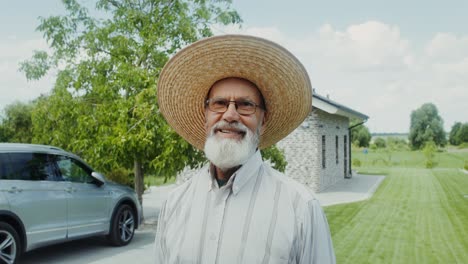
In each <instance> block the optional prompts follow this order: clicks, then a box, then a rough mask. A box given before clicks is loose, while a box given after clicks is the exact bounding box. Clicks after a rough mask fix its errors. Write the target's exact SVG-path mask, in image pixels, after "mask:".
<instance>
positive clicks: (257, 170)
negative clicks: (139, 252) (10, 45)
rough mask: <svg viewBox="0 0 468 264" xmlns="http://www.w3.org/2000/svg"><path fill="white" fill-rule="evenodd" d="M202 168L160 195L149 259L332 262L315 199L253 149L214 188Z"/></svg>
mask: <svg viewBox="0 0 468 264" xmlns="http://www.w3.org/2000/svg"><path fill="white" fill-rule="evenodd" d="M209 170H210V166H209V165H206V166H205V167H203V168H202V169H201V170H200V172H199V173H198V174H197V175H196V176H194V177H192V178H191V179H190V180H189V181H187V182H185V183H184V184H182V185H181V186H179V187H177V188H176V189H175V190H174V191H173V192H172V193H171V194H170V195H169V197H168V199H167V200H166V202H165V203H164V205H163V208H162V209H161V212H160V216H159V221H158V228H157V231H156V240H155V252H156V263H158V264H162V263H164V264H173V263H197V264H205V263H207V264H211V263H213V264H214V263H220V264H229V263H248V264H252V263H254V264H255V263H304V264H305V263H321V264H322V263H323V264H325V263H335V254H334V251H333V244H332V241H331V236H330V231H329V228H328V223H327V219H326V217H325V214H324V213H323V211H322V208H321V207H320V205H319V202H318V201H317V199H316V198H314V196H313V194H312V193H311V192H310V191H309V190H308V189H306V188H305V187H304V186H303V185H301V184H299V183H297V182H296V181H294V180H292V179H290V178H288V177H285V176H284V175H283V174H281V173H279V172H277V171H276V170H274V169H272V168H271V167H270V166H269V165H267V164H266V163H264V162H263V161H262V158H261V155H260V152H259V151H257V153H255V154H254V155H253V156H252V157H251V158H250V159H249V160H248V161H247V162H246V164H244V165H243V166H242V167H241V168H239V169H238V170H237V171H236V172H235V173H234V174H233V175H232V176H231V178H230V179H229V181H228V182H227V184H226V185H224V186H222V187H221V188H219V187H218V184H217V182H216V180H214V178H213V177H212V176H211V173H210V171H209Z"/></svg>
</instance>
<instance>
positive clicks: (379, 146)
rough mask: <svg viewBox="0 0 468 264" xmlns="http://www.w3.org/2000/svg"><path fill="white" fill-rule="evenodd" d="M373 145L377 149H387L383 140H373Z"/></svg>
mask: <svg viewBox="0 0 468 264" xmlns="http://www.w3.org/2000/svg"><path fill="white" fill-rule="evenodd" d="M374 144H375V145H376V146H377V148H385V147H387V143H386V142H385V139H383V138H376V139H375V140H374Z"/></svg>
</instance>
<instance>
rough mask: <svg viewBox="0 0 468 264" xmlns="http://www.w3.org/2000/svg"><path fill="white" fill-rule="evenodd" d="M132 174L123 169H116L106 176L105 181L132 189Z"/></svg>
mask: <svg viewBox="0 0 468 264" xmlns="http://www.w3.org/2000/svg"><path fill="white" fill-rule="evenodd" d="M133 176H134V175H133V174H132V172H131V171H129V170H127V169H125V168H116V169H113V170H111V171H110V172H108V173H107V174H106V179H107V180H110V181H113V182H116V183H120V184H123V185H127V186H128V187H130V188H134V184H135V183H134V180H133Z"/></svg>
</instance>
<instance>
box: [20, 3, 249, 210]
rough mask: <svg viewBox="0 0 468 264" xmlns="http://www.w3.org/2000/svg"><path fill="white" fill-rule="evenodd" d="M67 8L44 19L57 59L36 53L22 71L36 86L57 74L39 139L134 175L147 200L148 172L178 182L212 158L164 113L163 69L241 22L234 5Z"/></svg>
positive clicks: (40, 110)
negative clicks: (214, 28)
mask: <svg viewBox="0 0 468 264" xmlns="http://www.w3.org/2000/svg"><path fill="white" fill-rule="evenodd" d="M63 3H64V5H65V9H66V12H67V13H66V15H64V16H51V17H48V18H40V25H39V27H38V30H39V31H41V32H42V33H43V34H44V37H45V39H46V40H47V41H48V43H49V45H50V49H51V50H52V52H51V53H50V54H49V53H47V52H45V51H36V52H35V53H34V55H33V57H32V58H31V59H30V60H29V61H25V62H23V63H22V64H21V67H20V69H21V70H22V71H23V72H24V73H25V75H26V77H27V78H28V79H39V78H41V77H42V76H44V75H45V74H46V73H47V72H48V71H49V70H50V69H52V68H55V69H57V70H58V77H57V81H56V84H55V87H54V89H53V91H52V93H51V95H50V96H49V97H43V98H41V99H40V100H39V102H38V106H37V108H36V109H35V110H34V113H33V123H34V124H33V129H34V134H35V137H34V141H35V142H38V143H44V144H54V145H57V146H59V147H63V148H65V149H67V150H70V151H73V152H75V153H77V154H79V155H82V156H83V157H84V158H85V159H87V160H90V161H91V162H90V163H91V164H93V165H94V166H96V167H97V168H100V169H101V170H104V171H111V170H112V169H115V168H119V167H124V168H127V169H133V172H134V174H135V190H136V192H137V194H138V196H139V199H140V202H141V201H142V197H141V195H142V193H143V175H144V173H145V172H149V171H151V172H153V173H156V174H157V175H164V176H168V175H169V176H170V175H175V174H176V172H177V171H180V170H181V169H182V168H184V166H186V165H189V166H198V165H199V163H200V162H202V161H203V156H202V154H201V153H200V152H199V151H198V150H196V149H194V148H193V147H192V146H191V145H190V144H188V143H187V142H186V141H185V140H183V139H182V138H180V137H179V136H178V135H177V134H176V133H175V132H174V131H173V130H172V129H171V128H170V127H168V125H167V124H166V122H165V121H164V119H163V117H162V116H161V115H160V113H159V111H158V106H157V97H156V86H157V85H156V84H157V79H158V76H159V73H160V71H161V69H162V68H163V66H164V64H165V63H166V61H167V60H168V58H169V57H170V56H171V55H172V54H174V53H175V52H176V51H177V50H179V49H180V48H181V47H183V46H185V45H187V44H189V43H191V42H194V41H196V40H198V39H199V38H202V37H206V36H210V35H212V32H211V29H210V26H211V25H213V24H215V23H222V24H230V23H239V22H241V20H240V17H239V15H238V14H237V12H236V11H234V10H232V9H230V3H231V1H230V0H211V1H209V0H193V1H189V0H185V1H182V0H173V1H168V0H139V1H134V0H123V1H113V0H99V1H97V3H96V10H97V11H99V12H101V13H103V14H104V15H102V16H100V18H96V17H93V16H91V15H90V13H89V12H88V10H87V9H86V8H85V7H83V6H81V5H80V4H79V3H78V1H76V0H64V1H63ZM46 131H53V133H49V134H47V133H46Z"/></svg>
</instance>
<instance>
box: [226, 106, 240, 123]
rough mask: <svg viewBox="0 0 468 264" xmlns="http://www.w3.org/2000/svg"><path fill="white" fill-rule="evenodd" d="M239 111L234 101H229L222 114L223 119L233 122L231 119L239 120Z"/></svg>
mask: <svg viewBox="0 0 468 264" xmlns="http://www.w3.org/2000/svg"><path fill="white" fill-rule="evenodd" d="M239 117H240V115H239V113H238V112H237V109H236V104H235V103H234V102H230V103H229V105H228V107H227V110H226V112H224V114H223V119H224V120H226V121H227V122H233V121H238V120H239Z"/></svg>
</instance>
